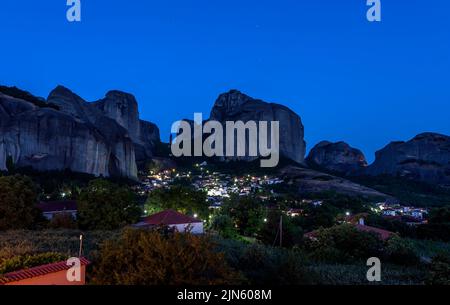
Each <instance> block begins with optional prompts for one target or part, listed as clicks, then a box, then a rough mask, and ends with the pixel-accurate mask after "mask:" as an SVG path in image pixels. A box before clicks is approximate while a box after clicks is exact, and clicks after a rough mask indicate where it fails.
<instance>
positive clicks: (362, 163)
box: [306, 141, 367, 174]
mask: <svg viewBox="0 0 450 305" xmlns="http://www.w3.org/2000/svg"><path fill="white" fill-rule="evenodd" d="M306 162H307V163H308V164H309V165H310V166H312V167H318V168H321V169H325V170H327V171H331V172H338V173H344V174H352V173H356V172H359V171H361V170H363V169H365V168H366V167H367V161H366V158H365V156H364V154H363V153H362V152H361V151H360V150H359V149H356V148H353V147H351V146H350V145H348V144H347V143H345V142H336V143H332V142H328V141H322V142H320V143H319V144H317V145H316V146H314V147H313V148H312V149H311V151H310V152H309V155H308V157H307V158H306Z"/></svg>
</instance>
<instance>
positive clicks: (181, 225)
mask: <svg viewBox="0 0 450 305" xmlns="http://www.w3.org/2000/svg"><path fill="white" fill-rule="evenodd" d="M159 226H166V227H169V228H172V229H175V230H176V231H178V232H190V233H193V234H203V221H202V220H201V219H198V218H195V217H190V216H187V215H184V214H182V213H179V212H177V211H174V210H165V211H162V212H159V213H156V214H153V215H150V216H148V217H145V218H143V219H142V220H141V221H140V222H138V223H137V224H135V225H134V227H138V228H154V227H159Z"/></svg>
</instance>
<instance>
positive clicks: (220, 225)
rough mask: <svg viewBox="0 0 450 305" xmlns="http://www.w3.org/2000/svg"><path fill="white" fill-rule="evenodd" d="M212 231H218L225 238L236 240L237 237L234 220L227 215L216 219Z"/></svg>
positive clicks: (218, 216)
mask: <svg viewBox="0 0 450 305" xmlns="http://www.w3.org/2000/svg"><path fill="white" fill-rule="evenodd" d="M211 229H213V230H215V231H217V232H218V233H219V234H220V236H222V237H223V238H234V237H236V235H237V231H236V228H235V226H234V223H233V220H232V219H231V218H230V217H229V216H227V215H217V216H216V217H214V218H213V221H212V224H211Z"/></svg>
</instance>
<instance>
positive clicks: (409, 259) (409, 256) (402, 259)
mask: <svg viewBox="0 0 450 305" xmlns="http://www.w3.org/2000/svg"><path fill="white" fill-rule="evenodd" d="M385 254H386V255H387V258H388V259H389V261H391V262H392V263H394V264H398V265H417V264H419V262H420V258H419V257H418V256H417V255H416V254H415V249H414V245H413V243H412V242H410V241H408V240H406V239H402V238H400V237H398V236H394V237H392V238H390V239H389V240H388V241H387V245H386V249H385Z"/></svg>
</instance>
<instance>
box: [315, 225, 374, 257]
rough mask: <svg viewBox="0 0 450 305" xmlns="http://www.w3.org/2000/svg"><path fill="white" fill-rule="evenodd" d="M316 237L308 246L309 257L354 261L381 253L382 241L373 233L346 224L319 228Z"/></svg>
mask: <svg viewBox="0 0 450 305" xmlns="http://www.w3.org/2000/svg"><path fill="white" fill-rule="evenodd" d="M316 239H317V240H315V241H311V242H310V243H309V244H308V247H309V250H310V254H311V257H312V258H314V259H318V260H325V261H331V262H354V261H355V260H364V259H367V258H369V257H373V256H375V257H380V256H381V255H382V254H383V253H382V249H383V242H382V241H381V240H380V239H379V238H378V237H377V236H376V235H375V234H373V233H369V232H361V231H358V230H357V229H356V228H355V227H353V226H351V225H347V224H345V225H339V226H334V227H331V228H327V229H320V230H318V232H317V234H316Z"/></svg>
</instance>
